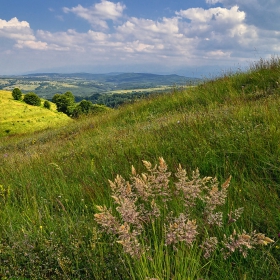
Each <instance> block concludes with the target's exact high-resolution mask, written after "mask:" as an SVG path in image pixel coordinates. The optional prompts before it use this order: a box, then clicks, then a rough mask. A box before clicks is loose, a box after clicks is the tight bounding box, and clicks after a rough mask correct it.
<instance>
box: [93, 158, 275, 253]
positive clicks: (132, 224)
mask: <svg viewBox="0 0 280 280" xmlns="http://www.w3.org/2000/svg"><path fill="white" fill-rule="evenodd" d="M143 164H144V166H145V168H146V172H145V173H141V174H138V173H137V172H136V170H135V168H134V167H133V166H132V175H131V178H130V182H129V181H126V180H125V179H124V178H123V177H122V176H120V175H117V177H116V178H115V180H114V182H112V181H109V184H110V187H111V190H112V198H113V200H114V203H115V205H116V207H115V210H116V211H114V213H115V215H114V214H113V211H112V209H108V208H107V207H106V206H97V210H98V211H99V213H97V214H95V220H96V222H97V223H98V224H99V225H100V226H101V227H102V229H103V230H104V231H105V232H107V233H108V234H111V235H113V236H115V240H116V242H117V243H118V244H121V245H122V247H123V249H124V252H126V253H128V254H129V255H130V256H132V257H136V258H140V257H141V256H142V254H144V253H145V252H147V251H148V250H150V249H151V248H149V246H148V245H146V244H144V242H143V240H147V238H148V236H150V235H149V234H148V232H151V230H150V229H151V227H153V225H154V222H155V221H156V220H157V221H160V222H159V224H160V225H162V229H163V232H164V234H163V235H160V234H159V232H154V236H153V237H152V238H156V239H158V238H159V236H163V238H164V244H165V245H166V246H170V245H172V246H173V248H175V247H174V245H176V244H177V243H182V244H185V245H186V246H188V247H189V246H194V244H196V245H198V248H199V249H200V250H202V255H203V256H204V257H205V258H209V257H210V256H212V254H213V253H214V252H216V251H217V250H219V251H220V252H222V254H223V256H224V257H225V258H227V257H229V256H230V255H231V254H232V253H234V252H236V251H237V252H240V253H241V254H242V255H243V257H246V256H247V252H248V250H249V249H253V248H255V247H256V246H257V245H267V244H269V243H271V242H273V240H272V239H270V238H268V237H266V236H265V235H264V234H261V233H256V232H255V231H254V232H252V233H246V232H245V231H243V232H241V233H238V232H237V231H236V230H235V229H234V230H233V232H232V233H231V234H230V235H229V236H226V235H225V234H224V235H223V238H220V240H219V238H218V237H217V236H214V233H215V232H217V231H215V230H213V229H216V230H217V229H223V228H224V227H228V226H229V225H232V224H234V223H235V222H236V221H237V220H238V219H239V217H240V216H241V214H242V212H243V208H242V207H241V208H238V209H236V210H233V211H230V213H228V214H227V216H225V215H224V212H225V210H224V209H222V207H223V206H224V205H225V202H226V199H227V195H228V188H229V185H230V181H231V177H229V178H228V179H227V180H226V181H225V182H224V183H223V184H222V185H221V186H220V185H219V182H218V180H217V179H216V178H212V177H203V178H201V176H200V173H199V170H198V169H196V170H195V171H193V172H192V176H191V177H190V178H189V177H188V176H187V172H186V170H185V169H183V168H182V166H181V165H180V164H179V166H178V168H177V172H176V173H175V174H174V175H175V176H174V179H176V178H177V181H175V182H173V181H171V180H170V179H169V178H170V177H171V175H172V174H171V173H170V172H168V168H167V164H166V162H165V161H164V159H163V158H159V164H158V165H157V164H156V165H155V166H152V164H151V163H150V162H148V161H143ZM172 201H173V202H176V203H171V202H172ZM172 205H173V206H172ZM174 205H180V206H181V208H183V209H184V212H181V213H179V214H178V216H174V214H173V213H176V209H175V208H174ZM181 208H180V209H181ZM198 209H199V210H198ZM166 213H169V214H166ZM226 217H227V218H226ZM158 230H159V229H158ZM159 231H160V230H159ZM211 234H212V235H213V236H211ZM199 242H200V245H199ZM148 243H149V244H153V242H152V241H150V242H148Z"/></svg>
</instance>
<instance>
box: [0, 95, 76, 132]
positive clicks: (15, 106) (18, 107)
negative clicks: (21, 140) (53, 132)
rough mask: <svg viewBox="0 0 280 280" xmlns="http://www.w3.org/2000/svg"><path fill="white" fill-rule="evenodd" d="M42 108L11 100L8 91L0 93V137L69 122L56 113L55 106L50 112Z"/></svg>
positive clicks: (65, 117)
mask: <svg viewBox="0 0 280 280" xmlns="http://www.w3.org/2000/svg"><path fill="white" fill-rule="evenodd" d="M43 103H44V100H43V101H42V106H41V107H37V106H31V105H28V104H26V103H24V102H23V101H16V100H14V99H13V97H12V94H11V92H10V91H4V90H1V91H0V105H1V112H0V125H1V126H0V127H1V128H0V137H1V136H6V135H15V134H22V133H32V132H35V131H40V130H43V129H46V128H53V127H57V126H59V125H65V124H67V123H68V122H70V121H71V119H70V118H69V117H67V116H66V115H65V114H62V113H58V112H57V111H56V106H55V104H51V108H50V110H48V109H46V108H43Z"/></svg>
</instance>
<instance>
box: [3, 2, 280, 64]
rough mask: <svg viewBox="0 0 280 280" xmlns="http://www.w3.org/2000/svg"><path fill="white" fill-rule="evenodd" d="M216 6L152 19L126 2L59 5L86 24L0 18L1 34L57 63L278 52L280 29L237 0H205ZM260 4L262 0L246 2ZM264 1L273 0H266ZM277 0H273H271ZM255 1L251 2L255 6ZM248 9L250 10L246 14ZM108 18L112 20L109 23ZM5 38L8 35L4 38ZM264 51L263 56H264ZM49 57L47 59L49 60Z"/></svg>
mask: <svg viewBox="0 0 280 280" xmlns="http://www.w3.org/2000/svg"><path fill="white" fill-rule="evenodd" d="M206 2H207V3H208V4H209V5H214V4H215V5H216V4H218V3H220V4H221V5H220V7H216V6H215V7H211V6H208V8H205V9H203V8H190V9H184V10H179V11H176V12H174V14H173V15H172V16H171V17H163V18H158V19H157V20H152V19H148V18H138V17H129V16H128V15H124V14H123V13H124V10H125V5H124V4H121V3H120V2H117V3H113V2H110V1H106V0H102V1H101V2H99V3H97V4H95V5H93V6H91V7H83V6H81V5H78V6H76V7H72V8H66V7H65V8H64V9H63V10H64V12H65V13H72V14H75V15H77V17H79V18H82V19H84V20H86V21H87V22H88V30H86V31H84V32H78V31H76V30H75V29H68V30H67V31H57V32H50V31H48V30H37V31H34V32H33V30H32V29H31V28H30V25H29V23H28V22H26V21H19V20H18V19H17V18H13V19H11V20H9V21H5V20H1V19H0V39H1V37H3V38H5V40H10V41H12V40H13V41H14V47H15V48H17V49H18V50H23V49H25V50H28V49H29V50H30V51H33V50H37V53H40V52H44V57H48V55H49V57H50V59H49V61H50V62H51V61H52V62H53V64H56V63H57V61H55V60H52V57H55V56H56V57H59V63H64V64H67V63H69V61H71V63H72V62H73V63H74V61H78V62H79V63H84V64H102V63H103V64H105V63H110V64H114V65H116V64H122V63H123V65H128V64H131V65H136V64H138V63H143V64H144V63H148V64H154V65H157V67H160V66H159V65H166V66H167V65H172V67H173V68H175V67H181V66H182V67H183V66H185V65H193V66H197V65H199V64H204V65H205V64H209V65H210V64H212V63H213V61H215V62H216V63H217V64H223V63H224V64H225V65H227V64H228V63H229V62H232V63H235V62H236V63H238V62H240V61H248V58H249V57H252V56H254V49H258V51H259V53H261V54H265V55H268V54H271V53H275V52H279V51H280V48H279V44H278V42H279V39H280V32H279V31H278V30H273V29H271V30H269V31H268V30H266V29H265V28H264V27H259V26H257V25H256V24H254V23H253V22H252V21H250V20H249V19H248V14H250V12H249V11H248V9H247V8H246V7H245V4H243V5H242V4H241V2H243V1H242V0H240V1H239V0H234V1H229V0H206ZM249 2H250V3H256V4H261V3H262V2H261V0H248V1H247V2H246V3H249ZM268 2H273V1H272V0H268ZM275 2H276V1H275ZM257 7H258V6H256V9H257ZM251 15H252V14H251ZM108 21H112V22H113V23H114V27H113V28H108ZM7 38H8V39H7ZM263 57H264V56H263ZM50 62H49V63H50Z"/></svg>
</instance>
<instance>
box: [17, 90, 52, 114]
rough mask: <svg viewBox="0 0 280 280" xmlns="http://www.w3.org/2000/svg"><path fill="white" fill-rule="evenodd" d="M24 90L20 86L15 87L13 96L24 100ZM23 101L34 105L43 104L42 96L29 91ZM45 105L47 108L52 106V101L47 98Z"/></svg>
mask: <svg viewBox="0 0 280 280" xmlns="http://www.w3.org/2000/svg"><path fill="white" fill-rule="evenodd" d="M22 95H23V94H22V92H21V90H20V89H19V88H15V89H14V90H13V92H12V96H13V98H14V99H15V100H22ZM23 102H25V103H26V104H29V105H33V106H41V103H42V102H41V98H40V97H39V96H38V95H37V94H36V93H34V92H29V93H27V94H25V95H24V97H23ZM44 107H45V108H47V109H50V108H51V103H50V102H49V101H47V100H45V101H44Z"/></svg>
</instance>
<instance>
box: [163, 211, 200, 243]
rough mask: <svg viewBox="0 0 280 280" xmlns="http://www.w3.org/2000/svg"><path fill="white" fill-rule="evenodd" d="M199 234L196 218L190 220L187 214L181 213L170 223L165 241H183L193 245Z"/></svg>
mask: <svg viewBox="0 0 280 280" xmlns="http://www.w3.org/2000/svg"><path fill="white" fill-rule="evenodd" d="M197 234H198V232H197V225H196V220H189V219H188V218H187V216H186V215H185V214H182V213H181V214H180V216H179V217H178V218H175V219H174V222H173V223H170V224H169V228H168V230H167V231H166V241H165V243H166V244H167V245H168V244H172V243H178V242H180V241H183V242H185V243H186V244H188V245H191V244H192V243H193V242H194V240H195V238H196V236H197Z"/></svg>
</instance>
